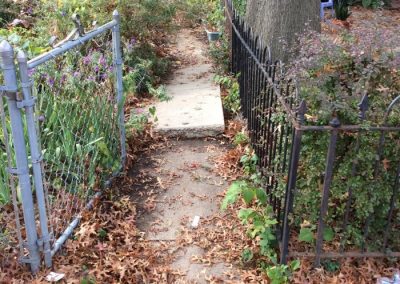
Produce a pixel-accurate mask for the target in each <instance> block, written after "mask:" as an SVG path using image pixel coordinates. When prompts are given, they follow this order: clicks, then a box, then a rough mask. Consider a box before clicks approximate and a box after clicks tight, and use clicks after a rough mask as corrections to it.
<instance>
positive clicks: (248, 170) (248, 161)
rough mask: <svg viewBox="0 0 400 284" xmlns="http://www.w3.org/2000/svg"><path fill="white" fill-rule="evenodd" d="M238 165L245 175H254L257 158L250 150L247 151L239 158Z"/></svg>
mask: <svg viewBox="0 0 400 284" xmlns="http://www.w3.org/2000/svg"><path fill="white" fill-rule="evenodd" d="M240 163H241V164H242V167H243V170H244V172H245V174H246V175H251V174H255V173H256V172H257V164H258V157H257V155H256V154H255V153H254V152H253V151H251V150H250V149H247V151H246V154H245V155H243V156H242V157H241V158H240Z"/></svg>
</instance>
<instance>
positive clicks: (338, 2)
mask: <svg viewBox="0 0 400 284" xmlns="http://www.w3.org/2000/svg"><path fill="white" fill-rule="evenodd" d="M333 8H334V9H335V16H336V18H337V19H338V20H342V21H345V20H347V18H348V17H350V15H351V13H350V10H349V4H348V3H347V0H335V2H334V5H333Z"/></svg>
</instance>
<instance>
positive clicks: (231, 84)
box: [214, 75, 241, 114]
mask: <svg viewBox="0 0 400 284" xmlns="http://www.w3.org/2000/svg"><path fill="white" fill-rule="evenodd" d="M214 81H215V82H216V83H217V84H220V85H221V87H223V88H224V89H225V90H226V91H227V95H226V96H224V97H223V98H222V103H223V105H224V108H225V109H226V110H227V111H228V112H230V113H232V114H238V113H239V111H240V107H241V106H240V90H239V83H238V81H237V77H236V78H235V77H232V76H223V75H216V76H215V77H214Z"/></svg>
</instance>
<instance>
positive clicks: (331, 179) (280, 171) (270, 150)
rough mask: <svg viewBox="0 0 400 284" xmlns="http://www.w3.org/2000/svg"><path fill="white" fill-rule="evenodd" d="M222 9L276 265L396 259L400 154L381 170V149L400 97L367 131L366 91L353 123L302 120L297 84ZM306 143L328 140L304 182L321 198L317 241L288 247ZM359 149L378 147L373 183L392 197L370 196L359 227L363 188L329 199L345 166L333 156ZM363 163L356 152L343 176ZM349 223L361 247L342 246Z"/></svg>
mask: <svg viewBox="0 0 400 284" xmlns="http://www.w3.org/2000/svg"><path fill="white" fill-rule="evenodd" d="M225 7H226V11H225V14H226V17H227V22H228V25H229V26H230V28H231V31H230V32H228V34H229V35H231V38H230V39H231V57H232V62H231V64H232V65H231V70H232V73H234V74H240V76H239V84H240V99H241V106H242V113H243V116H244V117H245V119H246V120H247V128H248V131H249V136H250V138H251V143H252V145H253V148H254V150H255V153H256V154H257V155H258V157H259V167H260V169H261V170H262V172H263V174H264V176H265V178H266V185H265V188H266V191H267V193H268V195H269V197H270V203H271V204H272V206H273V208H274V211H275V214H276V217H277V219H278V228H277V235H278V239H279V241H280V242H279V243H280V252H281V253H280V258H281V262H282V263H286V262H287V259H288V257H299V256H302V257H313V258H315V265H316V266H319V265H320V263H321V259H322V258H340V257H400V244H399V242H398V240H399V238H400V230H399V226H400V224H399V222H398V220H399V217H400V216H399V215H400V214H399V210H398V208H399V205H400V204H399V190H400V189H399V187H400V183H399V178H400V177H399V176H400V153H399V152H397V155H396V154H395V156H391V157H390V158H391V159H392V160H394V161H393V162H394V164H396V165H398V166H396V167H393V168H391V169H389V170H388V169H385V170H384V169H383V166H382V161H384V159H385V158H387V155H389V154H388V151H386V150H385V149H386V147H387V146H388V145H398V144H399V143H398V141H399V139H400V125H390V124H389V123H388V117H389V116H393V115H395V110H398V108H399V106H400V96H398V97H397V98H395V99H394V100H393V101H392V102H391V103H390V105H389V106H388V107H387V109H386V111H385V112H384V115H383V116H384V122H383V123H382V124H381V125H369V126H368V128H366V127H365V125H364V124H363V123H364V121H365V120H366V117H367V114H368V111H369V110H370V109H371V108H370V107H369V106H368V94H365V95H364V97H363V98H362V100H361V101H360V103H359V118H360V121H359V124H357V125H342V124H341V122H340V118H339V117H337V115H336V114H332V119H331V121H330V123H329V125H322V126H321V125H313V124H312V122H310V121H307V119H306V114H307V102H306V101H305V100H302V99H301V98H300V96H299V94H298V91H297V88H296V85H295V83H294V82H291V81H290V80H286V79H285V77H284V75H283V71H282V64H281V62H279V61H273V59H272V58H271V55H270V52H269V48H268V47H267V46H266V47H265V46H263V44H262V43H261V41H260V39H259V37H258V36H257V35H255V34H254V33H253V32H252V30H251V28H250V27H249V26H248V25H247V23H246V22H245V21H244V20H243V19H242V18H241V17H240V16H239V13H238V12H237V11H236V10H235V8H234V7H233V4H232V1H231V0H226V1H225ZM396 113H398V112H396ZM354 137H356V138H354ZM366 137H368V138H370V139H371V140H373V141H374V142H373V143H372V145H371V144H368V143H366V142H363V139H362V138H366ZM346 139H347V140H348V139H351V141H352V143H351V144H349V145H351V147H352V148H351V149H348V151H346V152H344V151H343V150H341V152H340V156H339V154H338V150H339V149H342V148H343V143H344V142H343V141H346ZM310 140H313V141H322V142H324V143H326V152H325V157H323V159H322V161H321V159H320V160H319V161H318V163H321V162H323V163H324V165H325V171H324V172H323V173H321V179H320V181H317V182H316V183H315V185H309V186H310V187H312V186H315V188H311V189H310V191H311V194H312V191H314V192H315V193H314V194H315V195H317V196H319V198H320V201H319V203H318V204H315V205H314V208H315V209H317V211H318V213H317V216H316V218H315V222H316V224H315V226H316V234H315V243H314V244H309V245H306V246H304V245H303V248H301V249H300V250H299V249H298V247H294V243H296V240H297V237H298V235H299V231H300V228H301V224H299V223H298V222H296V221H295V220H296V217H299V216H301V217H303V216H308V217H309V215H307V213H305V212H304V210H303V209H302V208H299V207H300V206H301V203H299V200H300V199H299V197H301V195H302V194H307V193H306V192H304V193H303V192H299V190H298V187H299V186H298V184H300V183H302V182H304V178H305V175H307V173H306V172H304V170H302V169H304V168H307V166H308V165H307V162H306V160H305V157H306V155H310V153H312V149H309V147H308V148H307V147H306V145H307V143H308V145H310V144H309V143H310ZM311 145H312V142H311ZM353 147H354V148H353ZM362 149H371V152H372V153H374V152H376V153H375V154H374V155H375V156H376V161H375V164H374V171H373V172H374V173H373V179H372V180H371V182H376V183H379V182H385V184H387V187H386V189H385V190H386V191H385V192H386V194H387V195H389V196H390V198H389V199H390V200H387V199H384V198H381V199H380V200H376V201H375V202H377V204H374V205H373V206H372V207H373V209H372V213H370V214H369V216H366V217H365V218H364V219H363V222H364V223H363V224H361V225H358V224H357V225H356V223H355V222H356V217H355V216H356V215H357V212H358V209H359V208H357V207H356V205H355V200H356V199H357V196H356V192H359V191H360V190H362V188H357V186H356V185H351V186H349V187H348V189H347V191H346V192H343V196H346V198H345V199H344V200H340V201H337V200H335V201H333V200H332V197H331V196H332V193H333V192H334V191H335V190H336V188H337V184H338V182H340V179H339V178H338V176H339V174H338V173H339V172H340V167H342V166H344V165H342V164H340V163H339V162H338V161H339V160H340V159H341V158H343V156H345V157H353V156H354V155H355V154H357V153H358V152H359V151H360V150H362ZM324 159H325V160H324ZM361 166H362V164H361V161H360V160H359V159H357V157H356V156H355V157H354V158H353V162H352V171H351V173H352V175H351V177H348V178H356V177H360V178H362V176H361V173H360V172H359V171H360V167H361ZM383 173H384V174H383ZM346 178H347V177H346ZM338 180H339V181H338ZM318 184H320V185H321V186H320V187H319V186H318ZM332 202H336V203H335V204H336V206H337V207H339V208H341V209H343V212H340V214H339V213H337V215H338V216H337V217H336V218H335V219H334V220H333V221H332V220H327V215H328V211H330V212H331V211H332V210H333V209H332V205H330V203H332ZM297 204H300V205H297ZM296 205H297V206H296ZM378 208H384V209H383V212H384V213H382V212H381V211H379V212H380V213H379V214H381V215H382V214H383V216H378V210H377V209H378ZM382 220H383V221H382ZM358 222H359V221H358ZM328 223H329V224H328ZM353 223H354V224H353ZM382 223H383V225H382ZM350 224H353V226H354V228H353V229H356V230H358V231H359V232H360V234H362V240H360V243H361V246H360V247H357V246H356V245H355V244H351V245H349V244H348V243H349V242H348V240H349V235H350V234H351V232H350V231H349V230H350V228H349V225H350ZM311 225H312V224H311ZM327 225H329V226H332V227H333V228H334V229H335V232H336V233H337V236H338V237H337V243H338V244H335V245H333V244H331V243H330V244H328V243H327V242H324V230H325V228H326V227H327ZM371 231H373V235H372V233H371ZM377 235H379V236H381V238H380V240H379V242H377V241H376V239H374V238H376V236H377ZM375 246H376V247H375Z"/></svg>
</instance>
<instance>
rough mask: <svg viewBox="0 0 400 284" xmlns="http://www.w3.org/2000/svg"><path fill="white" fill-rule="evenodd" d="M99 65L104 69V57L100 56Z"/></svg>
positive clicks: (105, 63)
mask: <svg viewBox="0 0 400 284" xmlns="http://www.w3.org/2000/svg"><path fill="white" fill-rule="evenodd" d="M99 64H100V65H101V66H103V67H105V66H106V65H107V62H106V59H105V58H104V56H103V55H102V56H100V58H99Z"/></svg>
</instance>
